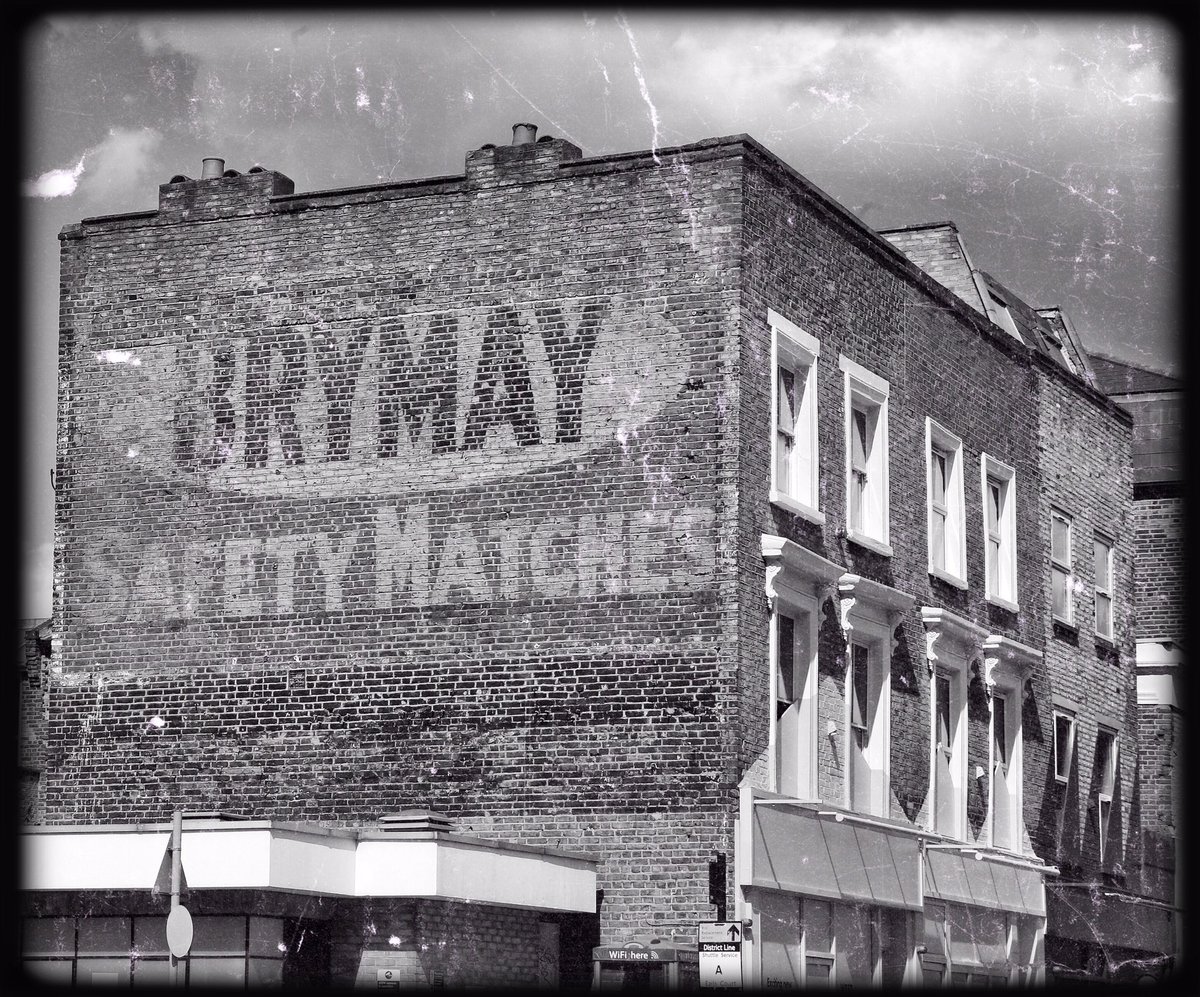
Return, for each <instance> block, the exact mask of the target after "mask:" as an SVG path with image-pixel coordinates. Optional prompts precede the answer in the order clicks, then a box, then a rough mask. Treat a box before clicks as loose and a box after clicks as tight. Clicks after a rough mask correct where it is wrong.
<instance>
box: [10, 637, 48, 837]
mask: <svg viewBox="0 0 1200 997" xmlns="http://www.w3.org/2000/svg"><path fill="white" fill-rule="evenodd" d="M42 632H43V631H42V628H41V627H30V626H22V628H21V658H20V667H19V670H18V672H17V686H18V688H17V730H18V737H17V777H18V787H17V789H18V794H19V799H18V813H19V819H20V822H21V823H22V824H36V823H40V822H41V820H42V817H43V807H42V772H43V770H44V769H45V767H46V679H47V677H48V675H47V666H48V665H49V657H50V655H49V639H48V638H47V637H43V636H42Z"/></svg>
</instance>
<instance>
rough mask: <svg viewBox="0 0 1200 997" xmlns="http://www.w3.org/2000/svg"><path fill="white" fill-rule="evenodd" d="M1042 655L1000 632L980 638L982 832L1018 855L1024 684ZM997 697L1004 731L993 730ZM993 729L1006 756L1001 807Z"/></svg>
mask: <svg viewBox="0 0 1200 997" xmlns="http://www.w3.org/2000/svg"><path fill="white" fill-rule="evenodd" d="M1041 660H1042V652H1041V651H1038V650H1036V649H1035V648H1032V647H1030V646H1029V645H1028V644H1022V643H1021V642H1020V641H1016V640H1013V639H1012V638H1011V637H1005V636H1004V635H1003V634H989V635H988V637H987V638H986V639H985V640H984V642H983V666H984V667H983V671H984V683H985V685H986V687H987V689H988V734H987V736H988V747H987V757H988V785H987V836H988V842H989V843H990V844H991V846H992V847H993V848H999V849H1003V850H1006V851H1009V852H1014V853H1018V854H1022V853H1025V852H1026V851H1027V849H1026V847H1025V839H1026V834H1025V811H1024V808H1025V722H1024V715H1023V711H1024V705H1025V684H1026V682H1028V681H1029V678H1030V676H1031V675H1032V674H1033V672H1034V669H1035V667H1036V666H1037V664H1038V662H1040V661H1041ZM997 702H1003V703H1004V711H1003V712H1004V730H1003V731H999V732H998V731H997V730H996V714H997V712H998V711H997V709H996V703H997ZM998 733H999V734H1000V735H1001V738H1002V740H1001V742H1000V743H1002V744H1003V745H1004V753H1005V756H1006V761H1005V771H1004V776H1005V779H1004V783H1005V785H1006V786H1007V787H1008V796H1007V799H1006V800H1005V802H1006V804H1007V807H1006V808H1002V807H1001V805H1000V800H1001V797H1000V795H999V793H998V792H997V789H996V785H997V778H996V773H997V770H998V769H999V768H1000V760H999V758H998V757H997V752H996V744H997V734H998ZM1001 809H1004V811H1005V813H1006V814H1007V822H1006V823H1005V824H1000V822H999V821H998V820H997V812H998V811H999V810H1001Z"/></svg>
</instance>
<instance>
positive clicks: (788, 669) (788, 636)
mask: <svg viewBox="0 0 1200 997" xmlns="http://www.w3.org/2000/svg"><path fill="white" fill-rule="evenodd" d="M775 619H776V620H777V621H778V627H779V631H778V641H779V647H778V648H777V654H778V657H779V685H778V686H777V687H776V690H775V696H776V699H777V701H778V705H779V708H780V711H781V712H782V710H784V709H786V708H787V707H788V706H789V705H791V704H792V703H794V702H795V701H796V695H795V691H794V686H795V676H796V666H795V648H796V621H795V620H793V619H792V618H791V617H790V616H785V615H783V614H782V613H780V614H778V615H777V616H776V617H775Z"/></svg>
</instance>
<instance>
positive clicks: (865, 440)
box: [850, 408, 871, 474]
mask: <svg viewBox="0 0 1200 997" xmlns="http://www.w3.org/2000/svg"><path fill="white" fill-rule="evenodd" d="M850 448H851V463H850V466H851V467H852V468H854V470H856V471H861V472H863V473H864V474H865V473H866V471H867V455H868V454H870V452H871V445H870V437H869V436H868V435H867V413H866V412H864V411H863V410H862V409H860V408H856V409H854V420H853V423H852V425H851V427H850Z"/></svg>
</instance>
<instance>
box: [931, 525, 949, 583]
mask: <svg viewBox="0 0 1200 997" xmlns="http://www.w3.org/2000/svg"><path fill="white" fill-rule="evenodd" d="M930 525H931V526H932V528H933V536H932V537H931V543H930V546H931V547H932V548H933V550H932V554H933V566H934V567H935V568H941V569H942V570H943V571H944V570H945V568H946V515H945V513H941V512H938V511H937V510H934V513H933V515H932V516H931V517H930Z"/></svg>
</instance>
